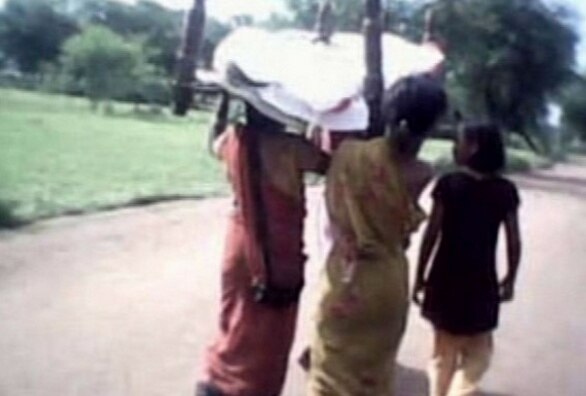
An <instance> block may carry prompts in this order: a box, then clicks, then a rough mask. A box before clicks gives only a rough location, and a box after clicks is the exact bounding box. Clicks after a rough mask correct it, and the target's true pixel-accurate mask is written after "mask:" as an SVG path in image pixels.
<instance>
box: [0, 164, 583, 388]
mask: <svg viewBox="0 0 586 396" xmlns="http://www.w3.org/2000/svg"><path fill="white" fill-rule="evenodd" d="M516 180H517V181H518V183H519V185H520V186H521V187H522V199H523V206H522V228H523V235H524V240H525V256H524V259H523V267H522V270H521V271H522V272H521V278H520V282H519V286H518V296H517V300H516V301H515V302H514V303H513V304H511V305H509V306H507V307H506V308H505V309H504V311H503V317H502V326H501V328H500V330H499V331H498V334H497V344H496V345H497V353H496V357H495V361H494V365H493V368H492V370H491V372H490V374H489V375H488V377H487V378H486V381H485V382H484V385H485V386H484V387H485V389H486V393H485V394H486V395H493V396H496V395H499V396H584V395H586V375H585V374H586V336H585V335H586V286H585V285H586V161H584V160H583V159H582V160H575V161H573V162H572V163H568V164H563V165H559V166H557V167H556V168H555V169H553V170H549V171H543V172H538V173H535V174H532V175H527V176H522V177H518V178H517V179H516ZM316 197H317V193H316V192H315V191H313V192H312V193H311V199H310V204H309V206H310V210H311V213H312V215H311V216H310V218H309V219H308V225H307V234H308V241H309V243H308V250H309V253H310V255H311V257H312V260H311V262H310V263H309V266H308V277H309V285H308V288H307V289H306V292H305V296H304V304H303V310H302V314H301V320H300V323H299V332H298V334H299V335H298V341H297V343H296V346H295V354H294V355H296V354H297V352H298V351H299V350H300V349H301V348H302V347H303V346H304V345H305V343H306V342H307V340H308V338H309V337H310V332H311V326H312V322H311V308H312V306H313V304H314V301H315V281H316V280H317V278H318V276H319V268H320V265H321V260H320V259H319V255H318V254H317V252H318V250H319V243H318V242H316V240H317V238H316V235H317V230H318V229H319V224H318V223H319V221H318V216H316V215H315V213H316V211H317V210H319V208H318V205H317V204H316V202H317V201H318V200H317V199H316ZM424 203H425V204H426V205H428V204H429V202H428V200H427V199H426V200H425V201H424ZM228 208H229V201H228V200H227V199H216V200H205V201H193V202H188V201H184V202H179V203H167V204H161V205H154V206H150V207H143V208H132V209H125V210H120V211H115V212H108V213H101V214H95V215H89V216H83V217H73V218H61V219H56V220H51V221H47V222H43V223H39V224H36V225H33V226H30V227H27V228H24V229H21V230H17V231H8V232H7V231H5V232H2V233H0V352H1V353H0V395H6V396H74V395H75V396H77V395H79V396H170V395H174V396H188V395H192V394H193V383H194V381H195V379H196V377H197V372H198V370H199V369H200V365H201V356H202V353H203V351H204V350H205V347H206V344H207V343H208V342H209V340H210V339H211V337H212V335H213V333H214V330H215V324H216V319H215V315H216V312H217V300H218V292H219V289H218V286H219V262H220V254H221V250H222V243H223V235H224V228H225V218H226V214H227V211H228ZM413 245H414V246H417V240H416V241H415V243H414V244H413ZM410 254H411V255H412V254H413V252H410ZM430 340H431V339H430V331H429V328H428V327H427V325H426V324H425V323H424V322H423V321H422V320H421V319H420V318H419V315H418V313H417V312H416V311H415V310H413V311H412V312H411V317H410V324H409V328H408V331H407V335H406V338H405V341H404V344H403V347H402V349H401V354H400V359H399V360H400V363H401V370H400V376H399V383H398V387H399V395H400V396H418V395H421V396H423V395H424V394H425V388H426V383H425V375H424V369H425V366H426V364H427V356H428V353H429V348H430ZM303 389H304V376H303V374H302V373H301V372H300V371H299V369H298V368H297V367H296V365H292V366H291V370H290V375H289V380H288V383H287V389H286V392H285V395H286V396H301V395H302V394H303Z"/></svg>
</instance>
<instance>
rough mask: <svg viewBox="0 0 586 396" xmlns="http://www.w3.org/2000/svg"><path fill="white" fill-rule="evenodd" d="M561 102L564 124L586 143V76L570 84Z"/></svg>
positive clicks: (572, 133) (571, 132) (573, 134)
mask: <svg viewBox="0 0 586 396" xmlns="http://www.w3.org/2000/svg"><path fill="white" fill-rule="evenodd" d="M561 103H562V123H563V126H564V127H565V128H566V130H567V131H568V132H570V134H571V135H572V136H576V137H578V138H579V139H580V140H581V141H582V142H584V143H586V78H584V77H582V78H580V79H578V80H577V81H575V82H574V83H573V84H571V85H569V86H568V88H567V89H566V90H565V92H564V93H563V95H562V100H561Z"/></svg>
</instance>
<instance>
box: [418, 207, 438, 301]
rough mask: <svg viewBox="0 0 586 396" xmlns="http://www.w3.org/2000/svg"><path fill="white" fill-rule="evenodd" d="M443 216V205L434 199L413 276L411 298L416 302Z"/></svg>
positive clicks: (421, 289)
mask: <svg viewBox="0 0 586 396" xmlns="http://www.w3.org/2000/svg"><path fill="white" fill-rule="evenodd" d="M443 216H444V208H443V205H442V204H441V202H439V201H435V202H434V204H433V209H432V211H431V216H430V218H429V222H428V224H427V228H426V229H425V234H424V236H423V242H422V243H421V248H420V250H419V261H418V264H417V275H416V278H415V288H414V291H413V300H414V301H415V302H416V303H417V304H420V303H421V301H420V298H419V294H420V293H421V292H422V291H423V289H424V287H425V275H426V273H427V267H428V266H429V262H430V259H431V255H432V254H433V251H434V249H435V247H436V246H437V244H438V241H439V239H440V234H441V225H442V221H443Z"/></svg>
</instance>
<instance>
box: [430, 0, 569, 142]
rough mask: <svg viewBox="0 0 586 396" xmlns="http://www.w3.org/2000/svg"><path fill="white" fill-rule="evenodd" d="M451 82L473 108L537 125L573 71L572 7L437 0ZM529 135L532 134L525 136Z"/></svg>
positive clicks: (514, 127) (534, 129)
mask: <svg viewBox="0 0 586 396" xmlns="http://www.w3.org/2000/svg"><path fill="white" fill-rule="evenodd" d="M435 6H436V27H437V30H438V31H439V33H440V34H441V36H442V38H443V40H444V42H445V44H446V45H447V54H448V58H449V59H448V72H449V73H448V86H449V87H450V88H451V91H452V93H453V95H452V99H455V101H456V103H457V105H458V106H459V107H460V109H462V110H463V111H464V112H465V113H467V114H468V115H471V116H474V117H480V118H490V119H492V120H494V121H496V122H498V123H500V124H501V125H502V126H503V127H504V128H505V129H507V130H509V131H513V132H518V133H521V134H522V135H523V136H525V137H526V138H527V136H528V134H529V133H537V134H538V132H539V130H540V125H543V122H542V121H543V119H544V117H545V116H546V115H547V106H548V103H549V101H550V100H551V98H552V97H553V96H555V95H556V94H557V93H558V92H559V90H560V88H561V87H562V86H563V85H564V83H565V82H566V81H567V80H568V78H569V77H570V76H571V75H572V73H573V72H572V68H573V66H574V60H575V46H576V43H577V35H576V34H575V32H574V31H573V29H572V28H571V26H570V24H569V22H568V19H567V13H566V12H565V11H564V10H563V9H560V8H550V7H548V6H546V5H545V4H544V3H543V2H542V1H541V0H438V1H436V3H435ZM528 140H530V139H528Z"/></svg>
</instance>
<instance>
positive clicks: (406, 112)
mask: <svg viewBox="0 0 586 396" xmlns="http://www.w3.org/2000/svg"><path fill="white" fill-rule="evenodd" d="M447 107H448V99H447V95H446V92H445V90H444V88H443V87H442V86H441V84H440V83H439V82H438V81H437V80H436V79H434V78H433V77H432V76H429V75H427V74H418V75H414V76H409V77H404V78H402V79H400V80H399V81H397V82H396V83H395V84H394V85H393V86H392V87H391V88H389V89H388V90H387V91H385V93H384V97H383V113H384V117H385V121H386V122H387V124H389V125H390V127H391V128H396V127H397V126H399V125H400V124H401V123H402V122H405V123H406V124H407V127H408V128H409V132H410V133H412V134H415V135H420V136H424V135H425V134H426V133H428V131H429V129H430V128H431V127H432V126H433V124H434V123H435V122H436V121H437V120H438V118H439V117H440V116H442V115H443V113H444V112H445V111H446V109H447Z"/></svg>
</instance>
